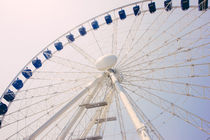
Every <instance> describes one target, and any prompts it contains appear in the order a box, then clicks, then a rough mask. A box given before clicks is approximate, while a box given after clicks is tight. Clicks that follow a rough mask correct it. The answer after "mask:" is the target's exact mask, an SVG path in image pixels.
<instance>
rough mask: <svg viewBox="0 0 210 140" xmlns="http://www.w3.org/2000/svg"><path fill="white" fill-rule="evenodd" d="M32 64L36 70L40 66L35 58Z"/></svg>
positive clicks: (39, 61)
mask: <svg viewBox="0 0 210 140" xmlns="http://www.w3.org/2000/svg"><path fill="white" fill-rule="evenodd" d="M32 64H33V65H34V67H35V68H36V69H38V68H40V67H41V66H42V61H41V60H40V59H38V58H36V59H34V60H33V61H32Z"/></svg>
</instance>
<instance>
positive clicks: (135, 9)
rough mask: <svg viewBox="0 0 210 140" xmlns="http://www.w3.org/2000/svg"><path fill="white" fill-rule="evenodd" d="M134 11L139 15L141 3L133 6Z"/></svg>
mask: <svg viewBox="0 0 210 140" xmlns="http://www.w3.org/2000/svg"><path fill="white" fill-rule="evenodd" d="M133 13H134V15H135V16H138V15H140V14H141V11H140V7H139V5H136V6H134V7H133Z"/></svg>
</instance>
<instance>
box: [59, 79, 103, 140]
mask: <svg viewBox="0 0 210 140" xmlns="http://www.w3.org/2000/svg"><path fill="white" fill-rule="evenodd" d="M100 85H101V81H99V82H98V83H97V86H96V87H95V89H94V90H93V91H92V92H91V93H90V94H89V95H88V97H87V98H86V99H85V101H84V104H89V103H90V101H91V100H92V98H93V97H94V95H95V93H96V92H97V91H98V89H99V87H100ZM85 108H86V107H85V106H81V107H80V109H79V110H78V112H77V114H76V115H75V116H74V117H73V119H70V120H69V121H68V122H67V124H66V126H65V127H64V128H63V130H62V131H61V134H60V135H59V136H58V137H57V140H64V139H65V137H66V135H67V134H68V132H69V131H70V130H71V128H72V127H73V126H74V124H75V123H76V122H77V120H78V118H79V117H80V115H81V114H82V113H83V112H84V110H85Z"/></svg>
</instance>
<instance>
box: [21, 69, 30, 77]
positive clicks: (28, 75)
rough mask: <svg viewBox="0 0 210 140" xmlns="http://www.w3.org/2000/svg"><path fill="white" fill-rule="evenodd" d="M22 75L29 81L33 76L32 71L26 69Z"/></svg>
mask: <svg viewBox="0 0 210 140" xmlns="http://www.w3.org/2000/svg"><path fill="white" fill-rule="evenodd" d="M22 75H23V76H24V77H25V78H26V79H29V78H30V77H31V76H32V70H31V69H29V68H26V69H24V70H23V71H22Z"/></svg>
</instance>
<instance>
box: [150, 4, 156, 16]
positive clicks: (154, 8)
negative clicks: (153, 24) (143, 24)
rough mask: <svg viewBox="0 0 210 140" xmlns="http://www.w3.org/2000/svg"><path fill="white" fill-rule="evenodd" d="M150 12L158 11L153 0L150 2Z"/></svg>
mask: <svg viewBox="0 0 210 140" xmlns="http://www.w3.org/2000/svg"><path fill="white" fill-rule="evenodd" d="M148 8H149V12H150V13H154V12H155V11H156V6H155V2H151V3H149V4H148Z"/></svg>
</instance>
